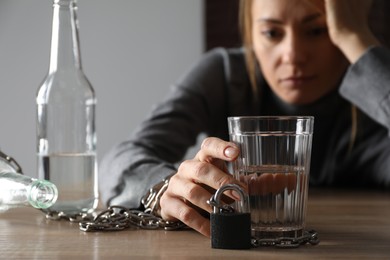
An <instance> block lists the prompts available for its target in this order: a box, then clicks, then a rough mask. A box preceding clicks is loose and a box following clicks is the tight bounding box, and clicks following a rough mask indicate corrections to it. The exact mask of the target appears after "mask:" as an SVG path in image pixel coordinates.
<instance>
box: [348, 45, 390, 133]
mask: <svg viewBox="0 0 390 260" xmlns="http://www.w3.org/2000/svg"><path fill="white" fill-rule="evenodd" d="M340 93H341V95H342V96H344V97H345V98H346V99H348V100H349V101H351V102H352V103H353V104H355V105H356V106H357V107H358V108H359V109H360V110H362V111H363V112H365V113H366V114H367V115H368V116H370V117H371V118H372V119H373V120H375V121H376V122H378V123H379V124H381V125H383V126H384V127H386V128H387V129H388V130H389V131H390V50H389V49H387V48H384V47H372V48H370V49H369V50H368V51H367V52H366V53H365V54H363V56H362V57H361V58H360V59H359V60H358V61H357V62H356V63H355V64H353V65H352V66H351V67H350V68H349V70H348V72H347V74H346V76H345V77H344V80H343V83H342V85H341V88H340Z"/></svg>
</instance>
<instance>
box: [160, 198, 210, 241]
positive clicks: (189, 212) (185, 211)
mask: <svg viewBox="0 0 390 260" xmlns="http://www.w3.org/2000/svg"><path fill="white" fill-rule="evenodd" d="M161 200H162V201H161V203H163V204H164V207H162V208H161V217H162V218H163V219H164V220H168V221H174V220H180V221H181V222H183V223H184V224H186V225H187V226H188V227H191V228H193V229H194V230H196V231H198V232H199V233H201V234H203V235H204V236H206V237H210V221H209V220H208V219H206V218H204V217H202V215H200V214H199V213H198V212H197V211H196V210H195V209H193V208H191V207H190V206H188V205H187V204H186V203H185V202H184V201H183V200H181V199H179V198H169V196H163V197H162V198H161ZM165 200H169V203H168V202H166V201H165Z"/></svg>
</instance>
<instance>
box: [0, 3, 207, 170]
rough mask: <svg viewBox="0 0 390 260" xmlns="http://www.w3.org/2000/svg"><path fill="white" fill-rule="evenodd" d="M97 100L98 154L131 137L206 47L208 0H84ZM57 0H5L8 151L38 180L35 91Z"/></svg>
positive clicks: (1, 16) (2, 62) (1, 79)
mask: <svg viewBox="0 0 390 260" xmlns="http://www.w3.org/2000/svg"><path fill="white" fill-rule="evenodd" d="M78 6H79V10H78V16H79V22H80V41H81V58H82V64H83V68H84V72H85V74H86V75H87V77H88V78H89V80H90V82H91V83H92V85H93V86H94V88H95V90H96V93H97V98H98V105H97V134H98V156H99V158H100V159H101V157H102V156H103V154H104V153H106V152H107V150H108V149H109V148H110V147H112V146H113V145H114V144H115V143H117V142H119V141H121V140H123V139H125V138H126V137H128V136H129V134H130V133H131V132H132V131H133V130H134V128H135V127H136V126H137V124H139V123H140V121H141V120H142V119H143V118H144V117H145V116H146V115H147V114H148V113H149V112H150V110H151V107H152V105H153V104H155V103H157V102H158V101H159V100H160V99H161V98H162V97H163V96H165V94H166V92H167V91H168V90H169V87H170V85H171V84H172V83H174V82H175V81H176V79H177V78H179V77H180V76H181V75H182V74H183V73H184V72H185V71H186V70H187V69H188V68H189V67H190V66H191V65H192V64H193V62H195V61H196V60H197V59H198V58H199V56H200V55H201V53H202V51H203V6H202V1H201V0H187V1H183V0H164V1H159V0H79V2H78ZM51 19H52V1H51V0H34V1H26V0H0V148H1V149H2V150H3V151H4V152H6V153H8V154H10V155H11V156H13V157H14V158H15V159H17V161H19V163H20V164H21V166H22V167H23V169H24V172H25V173H26V174H27V175H30V176H34V177H36V158H35V153H36V139H35V134H36V129H35V95H36V91H37V88H38V86H39V85H40V83H41V81H42V80H43V78H44V77H45V75H46V73H47V69H48V65H49V49H50V35H51Z"/></svg>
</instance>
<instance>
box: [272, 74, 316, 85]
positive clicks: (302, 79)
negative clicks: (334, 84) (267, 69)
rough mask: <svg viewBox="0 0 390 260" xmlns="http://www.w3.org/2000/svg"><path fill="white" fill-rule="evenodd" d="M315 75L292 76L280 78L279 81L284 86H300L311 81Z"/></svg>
mask: <svg viewBox="0 0 390 260" xmlns="http://www.w3.org/2000/svg"><path fill="white" fill-rule="evenodd" d="M315 78H316V77H315V76H298V77H296V76H292V77H286V78H282V79H281V80H280V82H281V83H282V85H284V86H286V87H301V86H303V85H306V84H308V83H311V81H313V80H314V79H315Z"/></svg>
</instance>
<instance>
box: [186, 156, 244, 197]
mask: <svg viewBox="0 0 390 260" xmlns="http://www.w3.org/2000/svg"><path fill="white" fill-rule="evenodd" d="M179 172H180V173H181V174H182V175H183V178H185V179H189V180H192V182H194V183H201V184H205V185H207V186H209V187H211V188H213V189H215V190H217V189H219V188H221V187H222V186H224V185H226V184H237V185H239V186H241V187H242V188H243V189H244V190H245V191H246V190H247V188H246V185H245V184H244V183H242V182H239V181H238V180H236V179H235V178H234V177H233V176H232V175H231V174H228V173H225V172H223V171H222V170H221V169H219V168H218V167H215V166H214V165H213V164H210V163H207V162H199V161H196V160H189V161H185V162H183V163H182V164H181V165H180V167H179ZM226 194H227V195H229V192H226ZM233 194H234V193H233ZM236 195H237V194H236ZM229 196H230V195H229ZM230 197H232V198H234V199H236V200H237V199H240V198H239V197H237V196H234V195H233V196H230Z"/></svg>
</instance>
